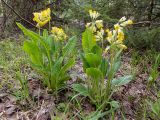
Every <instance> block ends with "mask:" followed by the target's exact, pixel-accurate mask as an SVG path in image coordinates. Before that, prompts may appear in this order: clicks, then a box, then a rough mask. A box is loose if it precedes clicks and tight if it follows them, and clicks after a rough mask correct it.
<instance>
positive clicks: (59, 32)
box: [51, 27, 67, 41]
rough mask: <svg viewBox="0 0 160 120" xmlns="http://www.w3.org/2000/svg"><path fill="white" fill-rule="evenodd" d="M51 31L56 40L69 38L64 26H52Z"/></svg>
mask: <svg viewBox="0 0 160 120" xmlns="http://www.w3.org/2000/svg"><path fill="white" fill-rule="evenodd" d="M51 33H52V35H53V37H54V39H55V40H56V41H59V40H60V41H63V40H66V39H67V35H66V34H65V33H64V31H63V29H62V28H58V27H52V30H51Z"/></svg>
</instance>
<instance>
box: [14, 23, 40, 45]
mask: <svg viewBox="0 0 160 120" xmlns="http://www.w3.org/2000/svg"><path fill="white" fill-rule="evenodd" d="M16 24H17V26H18V27H19V28H20V29H21V30H22V31H23V33H24V34H25V35H26V36H28V37H29V38H30V39H31V40H33V41H35V42H37V41H38V40H40V39H42V38H41V36H40V35H39V34H37V33H35V32H33V31H31V30H28V29H27V28H25V27H24V26H23V25H21V24H20V23H16Z"/></svg>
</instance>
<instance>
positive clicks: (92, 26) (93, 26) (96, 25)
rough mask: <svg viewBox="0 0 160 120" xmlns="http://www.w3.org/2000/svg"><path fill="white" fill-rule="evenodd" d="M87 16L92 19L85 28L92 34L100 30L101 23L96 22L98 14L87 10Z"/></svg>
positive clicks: (99, 21) (100, 21)
mask: <svg viewBox="0 0 160 120" xmlns="http://www.w3.org/2000/svg"><path fill="white" fill-rule="evenodd" d="M89 15H90V17H91V19H92V22H89V23H87V24H86V28H88V29H90V30H92V31H93V32H96V31H97V29H102V28H103V21H102V20H96V19H97V18H98V17H99V16H100V14H99V13H98V12H97V11H93V10H89Z"/></svg>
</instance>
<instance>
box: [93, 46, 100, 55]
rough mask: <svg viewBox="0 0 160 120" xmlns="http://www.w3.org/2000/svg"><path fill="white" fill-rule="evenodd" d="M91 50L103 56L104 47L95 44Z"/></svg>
mask: <svg viewBox="0 0 160 120" xmlns="http://www.w3.org/2000/svg"><path fill="white" fill-rule="evenodd" d="M91 52H93V53H94V54H97V55H98V56H102V48H101V47H99V46H98V45H95V46H93V48H92V50H91Z"/></svg>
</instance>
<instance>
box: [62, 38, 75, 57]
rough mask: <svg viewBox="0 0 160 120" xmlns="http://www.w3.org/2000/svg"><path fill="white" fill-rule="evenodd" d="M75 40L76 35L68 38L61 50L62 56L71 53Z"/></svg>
mask: <svg viewBox="0 0 160 120" xmlns="http://www.w3.org/2000/svg"><path fill="white" fill-rule="evenodd" d="M76 42H77V38H76V37H72V38H70V39H69V41H68V43H67V44H66V45H65V47H64V48H63V50H62V51H63V56H68V55H72V53H73V52H74V49H75V46H76Z"/></svg>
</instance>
